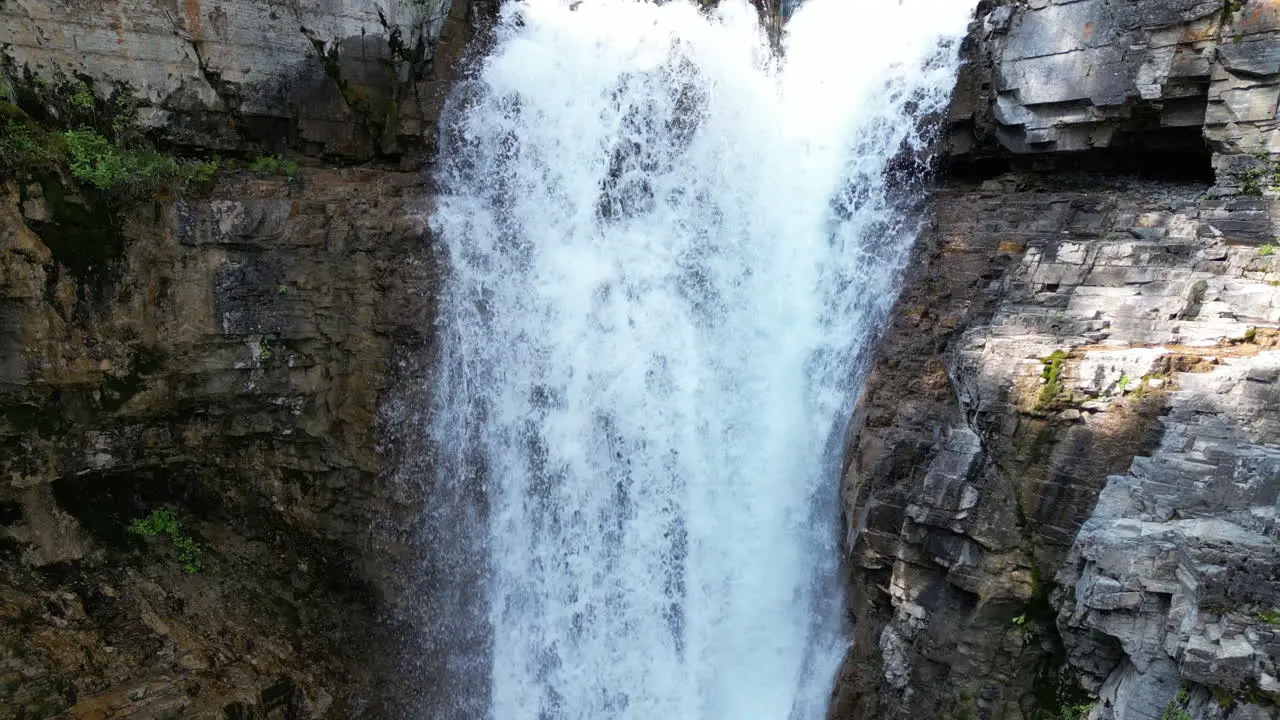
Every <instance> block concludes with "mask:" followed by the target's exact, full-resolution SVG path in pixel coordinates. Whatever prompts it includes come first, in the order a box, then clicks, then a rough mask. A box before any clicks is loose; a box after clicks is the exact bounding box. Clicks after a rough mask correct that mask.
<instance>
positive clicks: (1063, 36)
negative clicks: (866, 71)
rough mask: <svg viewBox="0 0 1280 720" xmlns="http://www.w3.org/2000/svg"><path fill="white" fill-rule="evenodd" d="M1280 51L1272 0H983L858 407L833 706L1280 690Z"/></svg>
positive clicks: (1189, 705) (854, 710)
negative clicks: (934, 176) (930, 184)
mask: <svg viewBox="0 0 1280 720" xmlns="http://www.w3.org/2000/svg"><path fill="white" fill-rule="evenodd" d="M1278 50H1280V6H1277V5H1276V4H1275V3H1270V2H1256V1H1253V2H1244V3H1234V2H1233V3H1226V4H1225V5H1224V4H1223V3H1205V2H1162V1H1155V0H1152V1H1148V2H1134V3H1112V2H1103V1H1101V0H1099V1H1097V2H1091V1H1090V0H1081V1H1080V2H1048V1H1047V0H1036V1H1033V2H1029V3H1025V4H1015V5H1001V6H995V7H992V6H985V7H981V8H980V9H979V17H978V19H977V21H976V22H975V25H974V29H973V32H972V34H971V37H970V38H969V44H968V47H967V51H968V52H969V53H970V63H969V65H968V66H967V67H966V69H965V71H964V72H963V73H962V77H961V81H960V85H959V87H958V89H957V94H956V98H955V101H954V102H953V105H952V108H951V112H950V116H949V118H948V119H949V122H950V127H951V134H950V138H949V166H950V168H951V171H952V175H951V177H950V179H949V180H946V181H944V182H943V183H942V184H941V187H939V188H938V189H937V190H936V191H935V192H934V194H933V195H932V196H931V198H930V199H929V222H930V224H929V227H928V228H927V230H926V232H925V234H924V236H923V238H922V241H921V244H920V246H919V247H918V248H917V255H916V262H914V263H913V265H912V267H911V269H910V271H909V274H908V277H907V280H906V283H905V286H904V292H903V296H902V299H901V301H900V302H899V304H898V306H897V308H896V310H895V313H894V317H893V320H892V324H891V326H890V327H889V329H888V331H887V334H886V338H885V341H884V344H883V346H882V347H881V350H880V356H879V360H878V361H877V363H876V365H875V367H874V369H873V372H872V374H871V376H870V378H869V380H868V383H867V387H866V391H865V394H864V396H863V398H862V401H861V403H860V405H859V408H858V412H857V415H856V417H855V418H854V422H853V425H852V430H851V443H850V451H849V465H848V471H847V473H846V477H845V514H846V520H847V526H848V529H849V532H848V537H847V541H848V542H847V547H848V549H849V553H850V563H851V566H852V567H851V578H852V582H851V586H850V590H851V592H850V602H851V614H852V616H853V621H854V625H855V633H856V645H855V648H854V650H853V651H852V653H851V656H850V659H849V661H848V663H846V666H845V668H844V671H843V673H842V678H841V683H840V686H839V688H838V703H837V705H838V707H837V709H836V714H837V715H838V716H840V717H851V718H856V717H877V718H896V717H901V718H908V717H911V718H916V717H955V718H979V717H981V718H1079V717H1092V718H1119V719H1120V720H1128V719H1129V718H1143V719H1145V718H1152V719H1155V718H1159V719H1161V720H1176V719H1179V718H1251V719H1252V718H1275V717H1277V716H1280V711H1278V710H1277V701H1278V700H1280V695H1277V690H1280V686H1278V685H1277V681H1276V677H1277V676H1276V670H1277V667H1276V663H1277V655H1278V653H1277V645H1276V643H1277V639H1278V638H1280V619H1278V618H1277V615H1276V610H1277V607H1278V606H1280V585H1277V582H1278V581H1280V529H1277V525H1276V508H1277V495H1278V493H1280V464H1278V449H1277V445H1276V440H1275V438H1276V434H1275V431H1276V424H1277V423H1278V422H1280V404H1277V400H1280V398H1278V397H1277V393H1280V384H1277V368H1278V367H1280V347H1278V345H1280V343H1277V338H1278V337H1280V287H1278V286H1280V261H1277V260H1276V259H1275V250H1276V248H1277V246H1278V245H1280V240H1277V236H1278V235H1280V187H1278V186H1280V177H1277V176H1276V174H1275V173H1276V169H1277V167H1280V163H1278V162H1277V161H1280V138H1278V137H1277V134H1276V129H1277V122H1276V100H1277V96H1278V95H1280V84H1278V81H1280V74H1278V73H1280V67H1278V66H1277V65H1276V62H1277V61H1280V55H1276V52H1277V51H1278ZM1211 178H1216V182H1215V181H1213V180H1211Z"/></svg>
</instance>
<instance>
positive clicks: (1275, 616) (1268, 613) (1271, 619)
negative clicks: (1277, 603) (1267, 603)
mask: <svg viewBox="0 0 1280 720" xmlns="http://www.w3.org/2000/svg"><path fill="white" fill-rule="evenodd" d="M1254 617H1255V618H1257V619H1258V622H1260V623H1264V624H1266V625H1280V610H1263V611H1262V612H1260V613H1257V614H1256V615H1254Z"/></svg>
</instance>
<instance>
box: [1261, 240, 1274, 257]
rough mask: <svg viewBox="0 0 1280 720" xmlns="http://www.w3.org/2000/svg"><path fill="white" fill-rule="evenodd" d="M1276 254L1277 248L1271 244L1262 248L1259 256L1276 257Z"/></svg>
mask: <svg viewBox="0 0 1280 720" xmlns="http://www.w3.org/2000/svg"><path fill="white" fill-rule="evenodd" d="M1275 252H1276V246H1275V245H1272V244H1271V243H1267V244H1265V245H1263V246H1262V247H1260V248H1258V254H1259V255H1261V256H1262V257H1267V256H1268V255H1274V254H1275Z"/></svg>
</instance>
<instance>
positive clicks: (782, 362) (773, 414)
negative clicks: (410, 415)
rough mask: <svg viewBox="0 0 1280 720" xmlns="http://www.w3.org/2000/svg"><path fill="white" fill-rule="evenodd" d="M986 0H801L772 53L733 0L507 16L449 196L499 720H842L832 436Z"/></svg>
mask: <svg viewBox="0 0 1280 720" xmlns="http://www.w3.org/2000/svg"><path fill="white" fill-rule="evenodd" d="M970 10H971V5H970V3H968V2H967V1H966V0H864V1H862V2H857V1H855V0H809V2H807V3H805V4H804V5H803V6H801V7H800V9H799V10H798V11H797V12H796V13H795V14H794V16H793V17H792V19H791V20H790V21H789V23H788V25H787V32H786V36H785V38H784V41H783V47H784V51H783V54H782V58H784V59H778V57H777V56H776V55H775V54H774V53H773V52H772V51H771V48H770V46H769V44H768V42H767V41H766V39H765V38H764V36H763V35H762V33H761V31H760V29H759V24H758V21H757V17H756V14H755V11H754V10H753V9H751V8H750V7H749V6H747V5H746V4H745V3H740V2H728V3H724V4H722V5H721V6H720V7H719V8H718V9H716V10H714V11H712V12H710V13H706V12H702V11H699V10H698V9H697V8H696V7H695V6H694V5H692V4H685V3H683V2H672V3H667V4H663V5H655V4H650V3H643V2H637V1H635V0H581V2H572V3H571V2H569V1H568V0H528V1H527V2H512V3H508V4H507V5H506V6H505V8H504V10H503V12H502V18H501V21H500V23H499V27H498V31H497V38H496V43H495V45H494V48H493V50H492V52H491V54H490V55H489V57H488V58H486V59H485V60H484V61H483V63H482V64H481V65H480V66H479V67H478V69H477V72H476V74H475V76H474V78H473V79H472V80H471V81H470V82H469V83H467V84H466V85H465V86H464V87H462V88H460V90H459V91H458V94H457V95H456V96H455V99H454V103H455V106H456V107H455V110H454V112H453V116H452V117H450V118H446V121H447V122H448V126H449V130H448V131H447V137H446V139H445V142H444V150H443V153H442V160H443V162H442V168H443V169H442V172H441V176H440V183H441V188H442V196H441V198H440V202H439V205H438V207H437V210H436V212H435V214H434V216H433V218H432V226H433V229H434V231H435V232H436V233H437V235H438V236H439V237H440V238H441V239H442V241H443V243H444V246H445V247H446V249H447V252H448V258H447V260H448V268H449V271H448V277H447V279H446V283H445V288H444V293H443V297H442V301H441V308H440V328H441V357H440V361H439V363H440V368H439V377H438V384H437V390H436V393H435V400H434V402H435V407H434V408H433V422H432V438H433V442H434V443H435V446H436V456H437V458H436V461H435V472H436V473H437V474H438V478H437V485H438V486H440V487H444V488H446V490H448V493H446V494H450V495H451V496H454V497H458V498H474V497H476V496H477V495H478V496H479V499H478V500H477V501H476V502H475V508H474V509H475V512H474V513H472V514H469V513H468V512H466V511H463V512H456V513H445V515H447V516H449V517H452V518H454V519H455V520H456V519H457V518H470V519H471V522H472V523H474V525H473V526H472V527H478V528H481V530H480V533H481V534H482V535H483V537H470V538H465V539H462V540H459V542H464V543H465V544H467V545H468V547H469V548H471V549H472V551H473V554H470V555H467V554H465V553H464V554H463V555H464V556H465V557H467V558H469V559H468V560H466V561H465V562H464V563H458V564H459V565H462V564H467V565H479V566H480V567H474V566H473V567H459V568H457V569H458V570H459V571H460V572H465V571H467V570H470V571H472V572H473V573H474V574H479V575H483V577H484V581H483V588H482V592H481V593H480V595H481V598H480V599H481V601H482V605H483V608H484V614H485V616H484V620H483V623H484V625H485V627H484V629H483V634H484V635H485V638H486V639H485V641H484V642H480V643H477V642H468V643H464V645H465V648H463V649H455V650H454V652H455V653H456V654H458V655H459V657H458V658H456V662H452V663H451V664H450V666H451V667H453V668H455V671H456V672H458V673H467V672H474V671H475V669H476V667H477V666H478V664H484V665H487V671H488V673H489V675H488V679H487V682H486V683H483V685H484V686H485V688H486V690H487V695H488V696H487V698H486V699H485V701H484V702H482V703H481V704H480V705H481V706H483V712H484V713H487V715H488V716H489V717H492V718H494V719H495V720H514V719H519V718H531V719H537V720H552V719H560V718H565V719H574V720H577V719H583V720H602V719H607V718H636V719H637V720H660V719H664V718H666V719H670V720H686V719H689V720H693V719H703V718H705V719H707V720H730V719H732V720H738V719H742V718H750V719H752V720H785V719H786V718H796V719H806V720H807V719H810V718H821V717H822V716H823V712H824V710H825V705H826V701H827V696H828V693H829V691H830V684H831V681H832V674H833V671H834V669H835V666H836V664H837V663H838V662H839V658H840V656H841V654H842V653H843V651H844V649H845V644H846V641H845V640H844V639H843V638H842V635H841V628H840V616H841V606H842V599H841V596H840V589H839V582H838V577H837V564H838V563H837V559H838V547H837V544H838V543H837V536H838V531H837V523H838V508H837V497H836V487H837V484H838V477H837V476H838V471H839V460H840V458H839V453H840V446H841V435H842V432H843V427H844V423H845V422H846V421H847V417H848V413H849V412H850V409H851V407H852V403H853V401H854V399H855V398H856V394H857V384H858V382H859V381H860V373H859V372H858V366H859V363H860V360H861V358H862V357H863V353H864V351H865V349H866V347H867V345H868V344H869V343H870V342H871V341H873V340H874V338H875V336H876V333H877V326H878V323H879V322H880V321H881V320H882V319H883V316H884V313H885V312H886V310H887V307H888V305H889V303H890V302H891V301H892V298H893V294H894V291H895V284H896V282H897V277H898V275H899V270H900V268H901V264H902V261H903V257H904V255H905V250H906V248H907V247H908V246H909V244H910V241H911V240H912V236H913V230H914V225H913V224H910V223H907V222H906V221H905V220H904V213H903V212H902V210H901V207H902V201H903V198H904V197H906V199H909V196H910V195H911V194H912V191H913V189H917V188H914V187H913V186H912V184H911V182H910V179H909V177H910V175H911V171H910V170H903V167H905V166H908V165H912V163H911V160H912V159H913V158H915V157H917V155H918V153H919V152H922V151H923V149H924V147H925V143H924V136H925V135H926V132H925V131H924V130H923V129H922V123H921V122H920V121H921V119H922V118H925V117H927V116H929V115H930V114H933V113H936V112H937V111H939V110H940V109H942V108H943V107H944V106H945V104H946V100H947V98H948V96H949V93H950V89H951V85H952V83H953V81H954V75H955V71H956V65H957V60H956V56H957V49H956V46H957V44H958V39H959V37H960V36H961V34H962V33H963V31H964V29H965V25H966V23H967V21H968V18H969V14H970ZM895 157H897V158H898V160H899V162H898V165H897V166H896V168H891V161H892V160H894V158H895ZM904 159H905V160H906V161H907V162H906V163H905V164H904V163H903V162H902V161H903V160H904ZM891 176H893V177H897V178H898V180H897V181H896V182H891V181H889V180H888V179H887V178H889V177H891ZM895 193H896V194H895ZM477 483H478V484H480V487H479V488H476V487H475V485H476V484H477ZM436 494H437V495H442V493H440V492H437V493H436ZM461 502H470V501H469V500H466V501H461ZM450 530H451V529H450V528H436V529H435V531H434V532H435V537H436V538H437V540H438V541H442V540H443V539H445V538H448V537H449V532H450ZM456 532H457V533H467V532H469V531H468V529H467V525H466V523H465V522H464V523H463V526H462V527H459V528H457V530H456ZM477 549H478V551H477ZM445 611H446V612H447V608H446V609H445ZM458 625H459V623H458V622H457V621H454V622H451V623H445V625H444V627H447V628H451V629H449V630H446V631H444V633H445V634H448V633H451V632H455V631H456V630H457V627H458ZM447 645H448V638H445V639H444V640H443V641H441V642H438V643H437V645H436V647H437V648H440V649H441V651H444V652H447V651H448V648H447V647H446V646H447ZM477 653H479V654H481V655H483V657H482V658H477V657H475V655H476V654H477ZM468 654H469V655H471V657H465V656H467V655H468ZM472 687H473V689H474V687H475V685H474V684H473V685H472ZM436 702H437V708H436V711H435V712H434V715H433V717H450V716H454V715H457V716H463V717H465V716H468V712H475V710H474V709H473V710H470V711H459V710H458V708H459V707H462V706H463V705H465V703H466V701H465V700H464V699H461V698H453V699H447V700H444V701H440V700H437V701H436ZM441 703H443V704H441ZM445 705H448V706H449V707H445ZM450 710H452V711H453V712H452V714H451V712H450Z"/></svg>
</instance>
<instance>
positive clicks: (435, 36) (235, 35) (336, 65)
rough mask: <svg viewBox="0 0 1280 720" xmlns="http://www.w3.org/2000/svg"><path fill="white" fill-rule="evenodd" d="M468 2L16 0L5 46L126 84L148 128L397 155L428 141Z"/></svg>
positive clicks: (28, 59)
mask: <svg viewBox="0 0 1280 720" xmlns="http://www.w3.org/2000/svg"><path fill="white" fill-rule="evenodd" d="M467 7H468V6H467V4H466V3H463V2H458V3H450V2H448V0H422V1H421V2H417V1H414V2H405V3H389V4H388V3H378V2H374V1H373V0H358V1H357V2H343V3H336V4H333V3H307V2H254V1H253V0H233V1H232V2H202V1H201V0H184V2H158V3H157V2H128V1H126V2H114V3H108V4H106V5H102V4H97V3H83V2H76V1H74V0H13V1H12V2H5V3H4V4H3V5H0V46H3V47H4V48H5V53H6V55H7V57H8V59H9V61H10V62H11V63H13V64H14V65H15V66H16V67H18V68H25V69H27V70H29V71H30V72H32V73H34V74H36V75H37V76H42V77H46V78H47V77H51V76H53V75H54V74H55V73H59V72H60V73H62V74H64V75H66V76H68V77H76V78H81V79H83V80H85V81H86V82H88V83H89V84H90V85H91V87H92V90H93V91H94V92H95V93H96V94H98V95H100V96H102V97H107V96H110V95H112V94H113V93H114V92H115V91H117V90H122V91H124V92H126V93H127V94H128V95H129V96H130V97H131V98H134V99H136V100H138V101H139V104H140V105H141V107H140V108H139V110H138V118H137V119H138V121H139V122H140V123H141V124H142V125H143V126H146V127H149V128H152V129H153V130H155V131H156V132H157V133H158V134H160V135H163V136H164V137H165V138H167V139H168V140H170V141H172V142H176V143H179V144H183V145H188V146H193V147H199V148H204V149H215V150H252V149H259V148H261V147H263V146H265V147H266V148H267V149H268V150H270V151H272V152H278V151H281V150H284V149H285V148H286V147H295V148H301V149H304V150H306V151H307V152H310V153H314V154H317V155H319V154H324V155H329V156H346V157H352V158H366V157H369V156H371V155H374V154H388V155H397V156H398V155H401V154H406V153H408V154H411V153H413V152H414V151H416V150H420V149H421V148H422V146H423V144H424V142H427V143H429V142H430V136H431V135H432V134H433V133H432V130H433V123H434V118H436V117H438V116H439V109H440V106H441V104H442V103H443V100H444V96H445V93H446V90H447V86H448V83H447V82H446V80H445V79H444V78H445V74H444V73H443V72H441V68H443V67H445V66H447V65H448V64H449V62H450V61H451V60H452V55H454V54H457V53H460V52H461V50H462V47H460V46H461V45H463V44H464V43H459V42H457V38H456V37H454V36H456V35H458V34H460V33H463V34H465V24H464V23H463V22H462V21H463V19H464V17H465V14H466V12H467ZM440 48H444V52H443V53H441V52H439V51H438V50H439V49H440ZM424 135H426V138H425V139H424Z"/></svg>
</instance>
